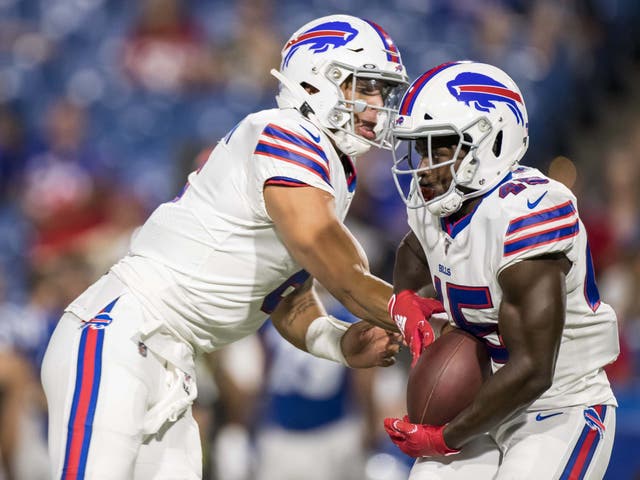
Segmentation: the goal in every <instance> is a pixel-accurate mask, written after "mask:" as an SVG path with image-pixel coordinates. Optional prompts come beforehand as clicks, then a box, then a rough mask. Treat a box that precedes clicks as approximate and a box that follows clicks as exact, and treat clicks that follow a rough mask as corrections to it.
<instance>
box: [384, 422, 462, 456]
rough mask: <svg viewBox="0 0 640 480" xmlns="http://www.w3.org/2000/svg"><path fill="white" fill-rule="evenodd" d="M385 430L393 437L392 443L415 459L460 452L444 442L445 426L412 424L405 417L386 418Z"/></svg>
mask: <svg viewBox="0 0 640 480" xmlns="http://www.w3.org/2000/svg"><path fill="white" fill-rule="evenodd" d="M384 429H385V430H386V431H387V434H388V435H389V437H391V441H392V442H393V443H395V444H396V445H397V446H398V448H400V450H402V451H403V452H404V453H406V454H407V455H409V456H410V457H413V458H418V457H438V456H443V455H453V454H455V453H458V452H459V451H460V450H455V449H453V448H449V447H448V446H447V444H446V443H445V442H444V437H443V435H442V432H443V430H444V425H443V426H440V427H435V426H432V425H421V424H418V423H411V422H410V421H409V418H408V417H407V416H406V415H405V417H404V418H403V419H402V420H400V419H399V418H385V419H384Z"/></svg>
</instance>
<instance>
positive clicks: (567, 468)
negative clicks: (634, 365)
mask: <svg viewBox="0 0 640 480" xmlns="http://www.w3.org/2000/svg"><path fill="white" fill-rule="evenodd" d="M527 128H528V119H527V111H526V108H525V104H524V100H523V98H522V94H521V92H520V90H519V89H518V87H517V85H516V84H515V82H514V81H513V80H512V79H511V78H510V77H509V76H508V75H506V74H505V73H504V72H503V71H502V70H500V69H498V68H496V67H493V66H491V65H486V64H481V63H474V62H452V63H447V64H443V65H440V66H438V67H436V68H434V69H432V70H430V71H428V72H426V73H425V74H423V75H422V76H421V77H419V78H418V79H417V80H416V81H415V82H414V83H413V84H412V85H411V87H410V88H409V89H408V90H407V93H406V94H405V96H404V98H403V100H402V102H401V105H400V108H399V116H398V117H397V119H396V122H395V127H394V129H393V133H394V135H395V137H396V138H398V139H400V140H403V141H404V143H405V146H406V150H404V149H400V150H399V151H398V154H397V155H395V158H394V167H393V172H394V174H395V178H396V180H397V181H396V183H397V186H398V189H399V191H400V192H401V193H402V196H403V198H404V199H405V203H406V204H407V207H408V210H407V211H408V219H409V226H410V227H411V231H410V233H409V234H408V235H407V237H405V239H404V240H403V242H402V244H401V246H400V247H399V249H398V252H397V258H396V269H395V273H394V289H395V291H396V292H397V294H396V297H395V303H393V302H392V305H391V310H392V313H394V315H395V310H398V309H401V308H402V305H403V299H404V297H405V295H406V294H407V292H411V291H417V290H419V289H423V288H426V289H428V288H431V289H432V290H433V292H434V293H435V294H437V296H438V298H440V299H441V300H442V302H443V304H444V306H445V309H446V311H447V313H448V316H449V318H450V322H451V324H452V325H455V326H456V327H458V328H462V329H464V330H466V331H467V332H469V333H471V334H473V335H475V336H476V337H477V338H479V339H481V340H483V341H484V343H485V345H486V347H487V349H488V351H489V353H490V356H491V361H492V367H493V375H492V376H491V377H489V379H488V380H487V381H486V382H485V383H484V384H483V386H482V388H481V390H480V391H479V393H478V394H477V396H476V398H475V400H474V401H473V402H472V404H471V405H470V406H469V407H467V408H466V409H464V410H463V411H462V412H461V413H459V414H458V416H456V417H455V418H454V419H453V420H452V421H451V422H450V423H448V424H446V425H416V424H411V423H409V421H408V420H407V419H404V420H401V419H393V418H389V419H386V420H385V428H386V430H387V432H388V433H389V435H390V436H391V439H392V440H393V441H394V442H395V443H396V444H397V445H398V446H399V447H400V449H401V450H403V451H404V452H405V453H408V454H409V455H411V456H413V457H416V458H418V460H417V461H416V463H415V464H414V467H413V469H412V472H411V477H410V478H412V479H416V480H417V479H435V478H446V479H453V478H456V479H463V478H474V479H494V478H495V479H516V478H517V479H582V478H589V479H600V478H602V477H603V476H604V473H605V471H606V467H607V464H608V461H609V457H610V454H611V449H612V446H613V438H614V433H615V412H616V405H617V404H616V399H615V397H614V395H613V393H612V391H611V388H610V385H609V381H608V379H607V376H606V373H605V372H604V369H603V367H604V366H605V365H607V364H609V363H611V362H613V361H614V360H615V359H616V357H617V355H618V350H619V347H618V337H617V325H616V316H615V313H614V312H613V310H612V309H611V307H610V306H609V305H607V304H605V303H604V302H602V301H601V300H600V296H599V294H598V289H597V287H596V283H595V280H594V270H593V264H592V261H591V254H590V252H589V244H588V241H587V234H586V232H585V228H584V225H583V224H582V222H581V220H580V217H579V215H578V208H577V202H576V198H575V197H574V196H573V194H572V193H571V191H570V190H569V189H567V188H566V187H565V186H564V185H562V184H560V183H558V182H556V181H554V180H552V179H550V178H548V177H546V176H545V175H543V174H542V173H541V172H540V171H539V170H536V169H534V168H529V167H524V166H520V165H518V162H519V161H520V159H521V158H522V157H523V155H524V153H525V151H526V149H527V146H528V140H529V138H528V132H527ZM402 153H406V155H405V156H402ZM422 328H423V329H424V330H429V328H430V327H429V325H428V324H425V325H423V326H422ZM423 337H424V336H423ZM428 338H432V336H431V337H428ZM425 343H426V342H425ZM416 348H418V349H420V348H421V345H417V347H416ZM414 353H417V354H419V351H418V352H414ZM487 432H488V433H487Z"/></svg>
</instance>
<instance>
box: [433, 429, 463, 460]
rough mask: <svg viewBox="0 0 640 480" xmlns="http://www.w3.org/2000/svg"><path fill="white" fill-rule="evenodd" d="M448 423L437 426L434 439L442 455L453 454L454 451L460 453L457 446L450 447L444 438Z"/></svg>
mask: <svg viewBox="0 0 640 480" xmlns="http://www.w3.org/2000/svg"><path fill="white" fill-rule="evenodd" d="M448 425H449V424H446V425H442V426H441V427H436V428H437V434H436V439H437V442H438V445H437V448H438V449H439V450H440V452H441V454H442V455H455V454H456V453H460V449H459V448H452V447H450V446H449V443H447V439H446V438H445V430H446V428H447V426H448Z"/></svg>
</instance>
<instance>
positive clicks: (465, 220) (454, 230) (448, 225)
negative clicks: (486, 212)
mask: <svg viewBox="0 0 640 480" xmlns="http://www.w3.org/2000/svg"><path fill="white" fill-rule="evenodd" d="M512 177H513V173H511V172H509V174H508V175H506V176H505V177H504V178H503V179H502V180H501V181H500V182H498V184H497V185H496V186H495V187H493V188H492V189H491V190H489V191H488V192H486V193H485V194H484V195H482V196H481V197H480V201H479V202H478V203H476V206H475V207H474V208H473V210H471V211H470V212H469V213H467V214H466V215H465V216H464V217H462V218H459V219H458V220H456V221H455V222H454V221H452V220H450V217H444V218H441V219H440V226H441V227H442V230H443V231H444V232H446V233H447V234H448V235H449V236H450V237H451V238H455V237H456V235H458V233H460V232H461V231H462V230H464V228H465V227H466V226H467V225H469V223H470V222H471V219H472V218H473V214H474V213H476V211H477V210H478V207H479V206H480V204H481V203H482V202H483V201H484V199H485V198H487V197H488V196H489V195H491V194H492V193H493V192H494V191H495V190H496V189H497V188H498V187H499V186H501V185H502V184H503V183H505V182H508V181H509V180H511V178H512Z"/></svg>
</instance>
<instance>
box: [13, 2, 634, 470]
mask: <svg viewBox="0 0 640 480" xmlns="http://www.w3.org/2000/svg"><path fill="white" fill-rule="evenodd" d="M331 13H349V14H354V15H359V16H362V17H365V18H367V19H370V20H373V21H375V22H377V23H380V24H381V25H382V26H383V27H384V28H385V29H386V30H387V31H388V32H389V34H390V35H391V36H392V38H393V39H394V40H395V41H396V43H397V44H398V46H399V48H400V50H401V52H402V56H403V60H404V62H405V64H406V65H407V69H408V72H409V75H410V76H411V77H412V78H415V77H416V76H417V75H419V74H420V73H422V72H423V71H425V70H426V69H428V68H430V67H432V66H434V65H437V64H439V63H442V62H443V61H447V60H457V59H474V60H479V61H486V62H489V63H494V64H496V65H498V66H500V67H501V68H503V69H504V70H506V71H507V72H508V73H509V74H510V75H511V76H512V77H514V79H515V80H516V81H517V82H518V84H519V85H520V87H521V89H522V91H523V94H524V97H525V100H526V102H527V106H528V110H529V116H530V134H531V147H530V149H529V153H528V154H527V155H526V157H525V159H524V161H523V163H524V164H527V165H532V166H536V167H539V168H541V169H542V170H543V171H545V172H547V173H549V174H550V175H551V176H553V177H554V178H557V179H560V180H561V181H563V182H564V183H565V184H567V185H568V186H569V187H570V188H572V189H573V191H574V192H575V194H576V195H577V197H578V199H579V208H580V211H581V214H582V216H583V219H584V221H585V223H586V226H587V230H588V231H589V236H590V242H591V246H592V252H593V255H594V260H595V263H596V273H597V275H598V279H599V286H600V291H601V296H602V298H603V300H605V301H607V302H608V303H611V304H612V305H613V306H614V307H615V309H616V311H617V313H618V316H619V320H620V334H621V335H620V336H621V344H622V345H621V347H622V353H621V355H620V358H619V359H618V361H617V362H616V363H615V364H614V365H612V366H611V367H610V378H611V380H612V382H613V384H614V387H615V391H616V394H617V395H618V398H619V401H620V408H619V410H618V430H617V438H616V444H615V446H614V453H613V457H612V461H611V465H610V468H609V472H608V474H607V478H610V479H635V478H640V457H639V456H638V455H637V451H638V448H637V445H638V441H640V295H639V292H640V253H639V248H638V247H639V246H640V201H639V197H640V93H639V91H638V88H637V85H638V80H639V79H640V29H638V27H637V25H638V22H639V21H640V2H637V0H553V1H546V0H539V1H536V0H422V1H421V0H366V1H365V0H306V1H304V2H303V1H298V0H282V1H276V0H236V1H231V2H230V1H223V0H135V1H132V0H0V458H2V462H1V465H2V467H3V468H2V467H0V470H3V469H4V471H5V473H4V474H2V473H0V478H2V477H3V475H4V478H5V479H12V478H15V479H26V480H37V479H39V478H47V475H46V474H45V473H42V472H44V471H46V470H45V469H46V453H45V452H44V451H43V450H42V448H43V447H42V441H43V439H44V438H45V435H46V432H45V423H44V418H45V415H46V412H45V411H44V407H43V401H42V398H41V393H40V392H39V385H38V375H39V374H38V369H39V362H40V360H41V358H42V354H43V351H44V348H45V345H46V340H47V338H48V335H49V334H50V332H51V330H52V328H53V326H54V324H55V321H56V320H57V318H58V317H59V315H60V312H61V310H62V309H63V308H64V306H65V305H66V304H67V303H68V302H69V301H70V300H71V299H73V298H74V297H75V295H77V294H78V293H79V292H80V291H81V290H82V289H84V288H85V287H86V285H88V284H89V283H90V282H91V281H92V280H93V279H95V278H96V277H97V276H99V275H100V274H101V273H103V272H104V271H106V269H107V268H108V267H109V266H110V265H111V264H112V263H113V262H114V261H115V260H117V259H118V258H119V257H120V256H121V255H122V254H123V253H124V252H126V248H127V242H128V238H129V236H130V234H131V232H132V231H133V230H134V229H135V228H136V227H137V226H138V225H140V224H141V222H143V221H144V219H145V217H146V216H147V214H148V213H149V212H150V211H151V210H152V209H153V208H154V207H155V206H156V205H157V204H158V203H161V202H164V201H167V200H170V199H171V198H173V196H175V195H176V194H177V193H178V192H179V191H180V188H181V187H182V185H183V183H184V181H185V177H186V174H187V173H188V172H189V171H191V170H193V169H194V168H196V167H197V166H198V165H199V164H200V163H201V162H202V161H204V160H205V159H206V156H207V154H208V152H209V151H210V149H211V148H212V146H214V145H215V143H216V142H217V140H218V139H219V138H220V137H221V136H223V135H224V134H225V133H226V132H227V130H229V129H230V128H231V127H232V126H233V125H234V124H235V123H236V122H237V121H239V120H240V119H241V118H242V117H243V116H244V115H246V114H248V113H250V112H252V111H256V110H259V109H262V108H270V107H273V106H275V101H274V93H275V91H276V88H277V84H276V82H275V80H274V79H273V78H272V77H271V76H270V75H269V73H268V72H269V69H270V68H272V67H277V65H278V64H279V52H280V48H281V46H282V44H283V42H284V41H285V40H286V39H287V38H288V37H289V35H290V34H291V33H292V32H293V31H295V30H296V29H297V28H298V27H299V26H301V25H302V24H304V23H306V22H307V21H309V20H311V19H312V18H313V17H316V16H321V15H326V14H331ZM390 164H391V161H390V158H389V155H387V154H386V153H381V152H372V153H370V154H368V155H367V156H366V157H365V158H362V159H361V161H360V163H359V174H360V175H359V193H358V195H356V199H355V202H354V205H353V207H352V212H351V214H350V215H351V218H350V220H349V225H350V227H351V228H352V229H353V231H354V232H355V233H356V236H357V237H358V238H359V239H360V241H361V242H362V243H363V245H364V247H365V249H366V251H367V252H368V254H369V256H370V260H371V263H372V266H373V270H374V271H375V272H376V273H378V274H379V275H381V276H383V277H384V278H386V279H390V276H391V273H390V272H391V270H390V269H391V266H392V262H393V255H394V248H395V245H396V244H397V242H398V240H399V239H400V238H401V237H402V236H403V234H404V233H405V231H406V222H405V213H404V208H403V205H402V203H401V201H400V200H399V197H398V196H397V193H396V191H395V187H394V185H393V181H392V178H391V174H390V171H389V168H390ZM258 343H259V342H256V344H258ZM243 348H251V349H255V348H256V347H255V346H245V347H243ZM235 355H241V358H243V359H244V360H243V362H242V364H238V362H237V361H235V360H233V359H234V358H236V357H234V354H232V353H228V352H227V353H225V352H224V351H223V352H221V353H220V354H219V355H215V356H212V358H211V359H209V360H210V362H209V363H210V365H211V366H213V370H214V371H218V373H217V375H216V376H215V379H216V381H215V382H205V378H207V377H208V375H207V374H201V375H200V380H201V381H202V382H203V386H202V387H201V391H202V392H203V394H202V396H201V402H200V405H199V406H198V411H199V413H198V415H199V418H200V420H201V424H202V426H203V444H204V446H205V451H206V464H207V465H206V476H207V478H212V479H213V478H216V479H222V480H234V479H239V480H241V479H246V478H255V477H254V475H255V474H254V473H253V472H252V471H251V469H252V465H253V463H254V462H253V460H252V458H253V457H254V456H255V455H254V450H253V448H255V447H254V444H253V442H252V433H254V431H255V430H256V429H257V425H259V424H261V421H260V419H259V418H258V417H259V415H258V414H257V413H256V412H259V411H261V410H260V409H259V408H257V407H255V405H260V404H261V399H262V400H264V398H265V397H264V393H262V392H263V391H264V388H265V387H264V386H263V385H262V383H263V382H262V379H263V377H264V378H268V376H267V375H265V374H263V368H265V367H264V365H265V364H268V363H269V362H265V361H264V360H262V359H261V358H262V357H264V355H261V354H260V355H258V354H256V355H255V362H254V361H251V358H254V357H252V356H248V354H247V353H246V352H244V353H241V354H237V353H236V354H235ZM221 357H226V360H225V359H224V358H221ZM266 358H268V357H266ZM247 359H249V360H247ZM225 364H226V365H227V367H225V368H221V366H224V365H225ZM229 365H231V367H228V366H229ZM220 370H224V373H223V374H220ZM388 370H389V371H383V372H376V373H375V378H374V379H373V382H374V387H373V388H370V389H369V395H370V396H371V399H372V402H373V404H375V405H377V407H376V408H375V409H374V410H375V411H374V414H373V416H371V419H372V422H373V423H372V424H371V425H372V426H370V428H369V430H366V431H367V433H366V434H365V438H364V441H363V447H362V448H363V452H364V453H365V456H366V459H367V461H366V462H364V463H363V470H362V474H361V475H360V476H355V477H353V478H368V479H379V480H385V479H387V480H391V479H395V478H403V475H404V476H405V477H404V478H406V465H408V462H407V461H406V459H403V458H401V457H399V456H398V455H397V454H396V455H395V456H394V454H393V449H390V448H389V445H388V444H386V443H385V439H384V432H383V431H382V429H381V428H380V423H381V422H380V421H379V420H380V417H381V416H384V415H386V414H397V413H400V412H399V410H401V409H402V404H403V394H404V385H403V378H404V377H403V375H405V374H404V372H405V371H406V364H404V362H401V365H400V366H398V367H394V368H393V369H388ZM229 381H230V382H231V384H232V385H235V387H227V388H226V390H225V387H224V385H227V383H225V382H229ZM216 382H217V383H216ZM225 391H226V392H233V394H231V393H224V392H225ZM230 398H231V399H230ZM239 399H243V400H246V401H242V402H241V401H240V400H239ZM241 405H242V406H243V407H242V408H240V406H241ZM245 405H246V407H245ZM350 411H354V412H358V411H359V412H361V413H360V414H361V415H363V413H362V411H363V408H362V403H360V404H358V405H353V406H352V408H351V409H350ZM367 415H369V413H367V414H366V415H365V416H367ZM230 424H234V425H236V427H234V428H233V429H230V428H226V427H227V426H228V425H230ZM376 425H377V426H376ZM225 428H226V429H225ZM225 439H226V440H225ZM223 440H224V441H223ZM225 442H226V443H225ZM221 445H222V446H221ZM242 445H245V446H246V448H245V449H242V448H241V447H238V446H242ZM231 446H236V447H237V448H235V449H233V448H232V447H231ZM220 452H224V453H222V454H220ZM394 461H395V462H396V463H395V464H394ZM349 478H350V477H349Z"/></svg>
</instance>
